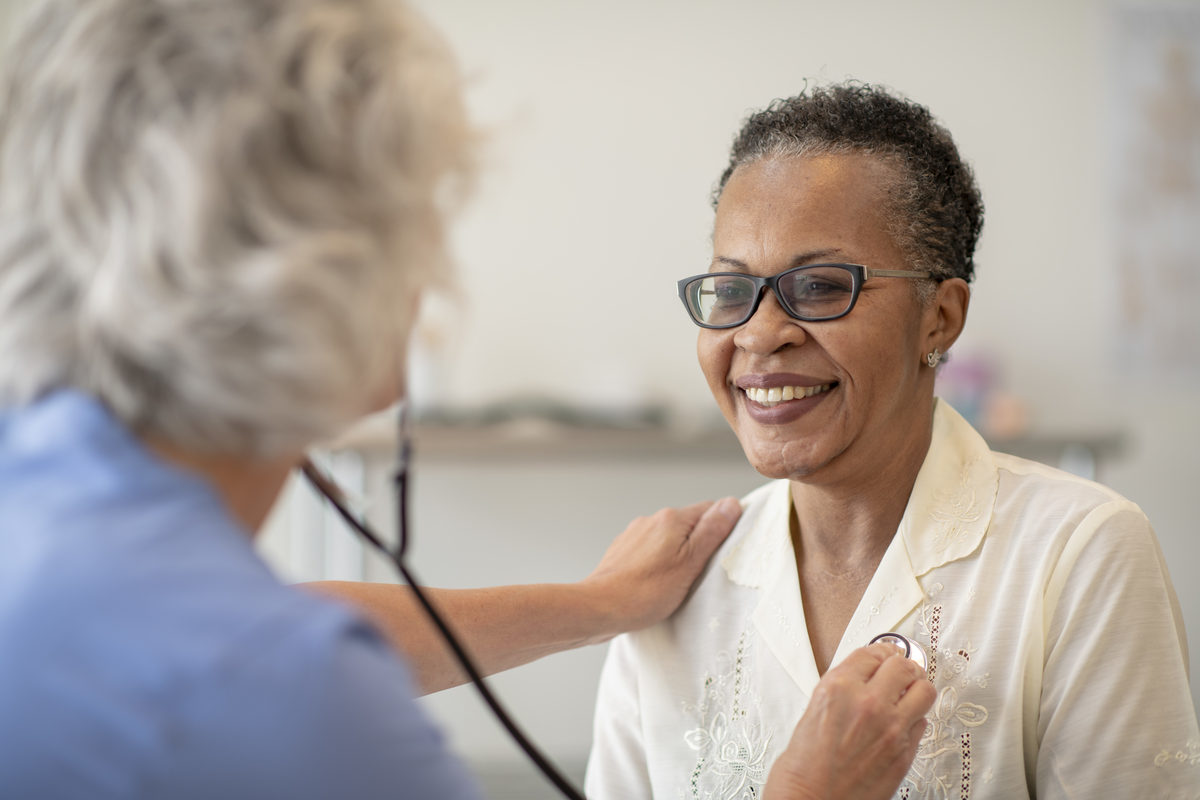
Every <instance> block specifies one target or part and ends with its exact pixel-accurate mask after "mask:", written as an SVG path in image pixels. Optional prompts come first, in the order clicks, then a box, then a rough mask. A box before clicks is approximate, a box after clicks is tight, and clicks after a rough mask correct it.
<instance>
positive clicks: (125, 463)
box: [0, 0, 932, 800]
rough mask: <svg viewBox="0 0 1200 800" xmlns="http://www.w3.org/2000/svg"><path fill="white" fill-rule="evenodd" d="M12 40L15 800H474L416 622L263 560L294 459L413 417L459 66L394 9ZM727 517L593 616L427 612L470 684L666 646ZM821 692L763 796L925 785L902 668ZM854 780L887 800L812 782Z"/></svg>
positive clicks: (576, 604)
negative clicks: (570, 655) (468, 672)
mask: <svg viewBox="0 0 1200 800" xmlns="http://www.w3.org/2000/svg"><path fill="white" fill-rule="evenodd" d="M20 30H21V32H20V35H19V36H18V37H17V39H16V41H15V42H14V44H13V45H12V46H11V48H10V50H9V51H8V52H7V53H6V55H5V59H6V61H5V66H4V70H3V73H4V74H3V78H2V80H0V102H2V104H3V110H2V112H0V709H2V711H0V795H3V796H4V797H6V798H38V799H39V800H44V799H46V798H51V799H56V798H76V797H78V798H103V797H114V798H115V797H121V798H150V797H171V798H186V797H196V798H201V797H203V798H214V797H220V798H240V797H255V798H268V797H288V798H309V797H311V798H317V797H344V798H368V797H370V798H374V797H400V798H468V797H477V796H478V794H477V791H476V788H475V787H474V786H473V784H472V782H471V780H470V778H469V777H468V776H467V774H466V772H465V770H464V769H463V768H462V767H461V765H460V764H459V763H458V762H457V761H456V760H455V759H454V758H453V757H452V756H451V755H450V754H449V753H448V752H447V749H446V746H445V744H444V742H443V740H442V739H441V737H440V736H439V735H438V733H437V731H436V730H435V729H434V728H433V727H432V725H431V724H430V723H429V722H428V721H427V720H426V719H425V718H424V717H423V715H422V714H421V712H420V711H419V709H418V708H417V707H416V706H415V704H414V702H413V699H412V695H413V694H414V693H415V691H416V688H415V687H412V686H411V685H410V673H409V670H408V669H407V668H406V667H405V665H404V664H403V663H402V660H401V659H398V658H397V657H396V655H397V654H396V652H394V651H393V650H392V649H391V648H389V647H387V646H386V644H385V640H384V638H383V637H382V636H381V634H380V633H379V632H377V631H378V630H379V629H377V628H375V627H373V626H372V625H370V624H368V622H367V621H366V619H367V617H371V618H373V619H375V620H376V621H377V622H378V623H379V624H380V626H381V628H382V629H383V630H384V631H385V633H386V634H387V635H388V636H390V638H391V640H392V641H393V643H394V644H396V645H398V648H399V650H400V651H402V652H403V653H404V654H405V655H406V656H407V657H408V659H409V660H410V662H411V664H412V667H413V670H412V671H413V672H415V673H416V680H417V683H418V684H419V686H420V687H421V689H424V690H433V689H437V688H442V687H445V686H448V685H453V684H455V683H458V682H461V680H462V677H461V675H460V674H459V672H458V670H457V668H456V667H454V666H452V665H451V664H450V662H449V660H448V658H447V657H446V655H445V651H444V649H443V648H442V647H441V646H440V645H436V644H434V643H432V640H431V639H430V635H429V630H428V626H427V625H425V623H423V622H422V621H420V620H419V619H417V618H416V617H415V616H414V614H415V611H414V609H413V606H412V604H411V603H410V602H409V599H408V598H407V595H406V594H405V593H404V590H403V589H400V588H399V587H386V586H381V587H369V586H362V587H356V586H352V585H351V586H347V585H332V586H325V587H323V588H324V590H325V591H326V592H335V593H341V594H342V595H343V596H344V597H345V598H346V599H348V600H349V601H351V602H353V603H357V604H358V606H359V611H354V610H352V609H351V607H350V606H348V605H346V604H344V603H339V602H334V601H332V600H329V599H326V598H322V597H320V596H318V595H317V594H316V593H313V592H303V591H300V590H296V589H292V588H289V587H284V586H283V585H281V584H280V583H279V582H278V580H277V579H275V578H274V577H273V576H271V575H270V573H269V572H268V570H267V569H266V567H265V566H264V565H263V564H262V562H261V561H259V560H258V558H257V557H256V555H255V554H254V552H253V550H252V546H251V540H252V538H253V536H254V532H255V530H256V529H257V528H258V526H259V525H260V524H261V522H262V520H263V518H264V516H265V515H266V513H267V510H268V509H269V508H270V506H271V504H272V502H273V501H274V500H275V498H276V496H277V494H278V492H279V490H280V488H281V486H282V485H283V482H284V480H285V478H286V476H287V475H288V473H289V471H290V470H291V469H292V467H293V466H294V465H295V464H296V463H297V462H298V461H299V460H300V459H301V457H302V455H303V453H304V451H305V449H306V448H307V447H308V446H309V445H311V444H312V443H314V442H317V441H321V440H324V439H326V438H328V437H330V436H332V435H333V434H335V433H336V432H337V431H338V430H339V429H340V428H341V427H343V426H344V425H346V424H347V423H349V422H350V421H351V420H353V419H354V418H356V417H357V416H359V415H361V414H363V413H364V412H366V411H368V410H371V409H373V408H376V407H379V406H381V405H386V404H387V403H388V402H390V401H391V400H392V399H394V398H395V397H396V396H397V394H398V393H399V392H402V386H401V383H402V381H400V380H399V379H398V376H399V375H402V374H403V353H404V349H405V348H404V344H405V340H406V337H407V335H408V330H409V326H410V324H411V317H412V312H413V310H414V308H415V306H416V302H417V298H418V295H419V292H420V291H421V290H422V288H423V287H426V286H428V285H429V284H431V283H434V282H437V281H440V280H445V279H446V268H445V264H444V262H445V257H444V253H443V248H442V240H441V220H442V215H443V209H442V207H441V203H442V201H443V200H444V199H445V198H446V197H447V191H448V190H453V189H454V185H455V183H459V184H461V182H462V181H463V180H464V179H465V178H466V177H467V175H468V173H469V166H470V165H469V157H468V140H469V138H470V137H469V132H468V126H467V125H466V122H465V119H464V115H463V109H462V104H461V99H460V97H459V90H458V85H457V78H456V74H455V72H454V69H453V65H452V62H451V61H450V59H449V57H448V55H447V53H446V52H445V50H444V47H443V46H442V44H441V43H440V41H439V40H438V38H437V37H436V36H435V35H434V34H433V33H432V32H431V31H430V30H429V29H428V28H427V27H426V26H425V25H424V24H423V23H422V22H421V20H419V19H418V18H416V17H415V16H414V15H413V14H412V12H411V11H409V10H407V9H406V8H405V7H403V6H401V5H396V4H394V3H391V2H387V0H44V2H37V3H34V4H33V6H32V8H31V9H30V11H29V14H28V17H27V18H26V20H25V21H24V23H23V25H22V27H21V29H20ZM730 506H732V507H730ZM738 514H739V510H738V508H737V503H736V501H733V500H732V499H731V500H730V501H729V502H728V503H724V502H723V503H719V504H715V505H714V504H699V505H697V506H692V507H690V508H687V509H683V510H681V511H673V510H666V511H664V512H661V513H660V514H658V515H655V517H653V518H650V519H642V520H638V521H635V522H634V523H633V524H632V525H631V526H630V528H629V529H628V530H627V531H626V532H625V533H624V534H622V536H620V537H618V539H617V540H616V542H615V543H614V545H613V546H612V548H611V549H610V550H609V552H608V554H607V555H606V556H605V558H604V560H603V561H602V562H601V564H600V566H599V567H598V568H597V570H596V571H595V573H593V575H592V576H590V577H589V578H588V579H586V580H584V581H582V582H581V583H579V584H575V585H547V586H530V587H507V588H505V587H501V588H496V589H488V590H479V591H472V592H440V593H437V594H436V600H437V602H438V603H439V604H440V605H441V606H442V607H443V609H444V610H445V612H446V613H447V615H448V616H449V617H450V618H451V621H452V623H453V624H454V625H455V627H457V628H458V630H459V631H460V633H462V634H463V636H464V638H465V640H466V642H467V644H468V646H469V648H470V649H471V650H472V651H473V653H474V655H475V656H476V658H477V659H478V660H479V662H480V664H481V666H482V668H483V670H484V671H485V672H494V671H496V670H499V669H504V668H507V667H510V666H514V665H516V664H520V663H524V662H526V661H529V660H532V659H534V658H537V657H539V656H541V655H546V654H548V653H552V652H556V651H558V650H562V649H565V648H568V647H574V646H578V645H580V644H584V643H588V642H594V641H603V640H605V639H607V638H610V637H612V636H613V635H615V634H616V633H619V632H621V631H626V630H631V629H634V628H637V627H641V626H644V625H647V624H650V623H652V622H655V621H657V620H660V619H662V618H663V617H665V616H666V615H667V614H669V613H670V612H671V611H672V610H673V609H674V608H675V607H676V606H677V605H678V603H679V602H680V601H681V600H682V599H683V597H684V595H685V593H686V592H687V590H688V588H689V586H690V585H691V583H692V581H693V579H694V578H695V576H696V575H698V574H699V572H700V569H701V568H702V566H703V564H704V562H705V561H706V559H707V558H708V556H709V555H710V554H711V553H712V552H713V550H714V548H715V547H716V546H717V544H718V543H719V542H720V541H721V540H722V539H723V538H724V536H725V535H727V534H728V532H729V530H730V529H731V527H732V524H733V521H734V520H735V519H736V518H737V516H738ZM834 672H835V673H836V674H837V675H838V676H839V680H840V686H839V687H832V686H831V689H830V691H829V692H827V694H828V697H827V700H828V702H827V703H826V705H825V706H824V708H823V709H822V711H821V713H819V714H813V715H810V716H809V717H807V719H808V720H809V722H808V723H806V725H802V726H800V728H799V729H798V734H797V736H796V739H795V741H796V748H795V751H794V753H791V754H790V755H789V756H788V757H786V758H783V759H781V760H780V764H781V767H780V769H779V771H778V772H777V775H778V777H777V778H776V779H775V780H774V783H773V785H772V791H774V792H777V793H778V796H779V797H781V798H799V797H811V796H817V795H815V794H814V793H817V792H821V793H827V792H830V791H832V792H836V793H837V794H838V795H839V796H843V797H859V796H861V797H864V798H865V797H874V796H879V791H880V789H879V787H881V786H882V787H884V788H885V790H886V791H887V792H890V790H891V789H890V787H891V786H894V785H895V783H896V782H897V781H898V780H899V779H900V777H901V776H902V774H903V771H904V769H906V768H907V765H908V764H909V762H910V761H911V759H912V754H913V752H915V746H916V739H915V738H912V737H911V735H909V734H910V733H911V731H912V730H913V729H914V727H915V726H916V725H918V724H919V723H918V722H917V721H918V720H919V718H920V717H921V715H922V714H923V713H924V712H925V711H926V710H927V708H928V707H929V705H930V703H931V702H932V695H931V693H930V692H927V691H924V690H923V688H922V687H923V684H924V682H923V681H921V680H920V679H921V677H922V675H923V673H921V671H920V670H919V669H917V668H916V667H913V666H910V665H909V664H908V662H906V661H905V660H904V659H903V658H901V657H899V656H898V655H896V654H895V653H894V652H891V651H890V650H889V649H888V648H886V647H884V646H882V645H880V646H876V647H875V648H871V649H866V650H863V651H861V652H859V653H856V654H855V655H854V656H853V657H852V658H851V659H848V661H847V666H846V667H845V668H844V669H842V670H841V671H840V672H838V671H836V670H835V671H834ZM832 674H834V673H831V675H832ZM835 688H836V689H837V690H836V691H834V689H835ZM831 721H832V722H837V723H838V730H839V731H842V733H839V734H838V735H836V736H829V735H825V734H824V733H823V730H822V726H825V727H826V728H828V726H829V724H830V722H831ZM863 752H872V753H879V754H881V758H878V759H875V761H876V763H878V764H879V765H880V766H879V768H878V769H875V770H874V771H867V772H863V773H859V774H855V775H850V774H849V773H845V772H841V773H838V774H811V775H810V774H804V773H805V770H802V769H801V767H802V766H803V758H802V756H804V757H807V756H809V755H814V754H816V757H818V758H819V759H820V760H821V761H822V762H823V763H825V762H828V763H849V762H852V761H854V760H855V759H858V758H860V757H861V754H862V753H863ZM848 776H849V777H848Z"/></svg>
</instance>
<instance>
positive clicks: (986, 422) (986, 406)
mask: <svg viewBox="0 0 1200 800" xmlns="http://www.w3.org/2000/svg"><path fill="white" fill-rule="evenodd" d="M951 405H953V403H951ZM979 430H980V432H981V433H982V434H983V435H984V436H985V437H987V438H989V439H991V438H996V439H1015V438H1017V437H1018V436H1024V435H1025V434H1026V433H1027V432H1028V431H1029V406H1028V405H1027V404H1026V403H1025V401H1024V400H1023V399H1022V398H1021V397H1020V396H1018V395H1015V394H1012V393H1011V392H1003V391H998V390H993V391H992V392H991V393H990V394H989V395H988V396H987V397H986V398H985V399H984V401H983V415H982V417H981V419H980V420H979Z"/></svg>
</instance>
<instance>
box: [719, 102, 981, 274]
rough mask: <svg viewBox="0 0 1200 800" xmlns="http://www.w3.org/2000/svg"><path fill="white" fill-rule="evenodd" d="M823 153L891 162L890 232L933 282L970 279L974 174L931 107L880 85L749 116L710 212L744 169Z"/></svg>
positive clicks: (977, 218)
mask: <svg viewBox="0 0 1200 800" xmlns="http://www.w3.org/2000/svg"><path fill="white" fill-rule="evenodd" d="M824 153H860V154H864V155H872V156H877V157H880V158H882V159H884V160H886V161H889V162H891V163H893V164H894V165H895V166H896V168H897V169H898V172H899V189H900V191H899V192H897V193H896V195H895V196H896V201H895V202H894V203H893V207H892V208H890V209H889V212H888V213H889V217H890V224H889V232H890V233H891V235H892V236H893V238H894V239H895V240H896V242H897V244H899V246H900V248H901V250H902V251H903V252H904V254H905V256H906V258H908V260H909V262H910V266H911V267H912V268H913V269H918V270H922V271H928V272H929V273H930V274H931V275H932V277H933V280H935V281H942V280H945V279H947V278H962V279H963V280H966V281H970V280H972V279H973V278H974V276H975V259H974V254H975V245H976V243H977V242H978V240H979V234H980V231H981V230H982V229H983V198H982V197H981V196H980V194H979V187H978V185H977V184H976V182H975V176H974V175H973V174H972V172H971V168H970V167H969V166H968V165H967V164H966V162H964V161H963V159H962V157H961V156H960V155H959V153H958V148H957V147H955V145H954V140H953V139H952V138H951V136H950V132H949V131H947V130H946V129H945V128H944V127H942V126H941V125H940V124H938V122H937V121H936V120H935V119H934V117H933V115H932V114H930V113H929V109H927V108H926V107H925V106H922V105H919V104H917V103H914V102H913V101H911V100H908V99H907V98H904V97H899V96H897V95H895V94H892V93H891V92H889V91H887V90H886V89H882V88H880V87H878V86H871V85H868V84H864V83H858V82H855V81H852V82H848V83H844V84H834V85H829V86H818V87H814V88H811V89H806V90H805V91H804V92H802V93H800V94H798V95H796V96H795V97H791V98H788V99H786V100H776V101H774V102H772V103H771V104H770V105H769V106H767V107H766V108H765V109H763V110H762V111H759V112H757V113H755V114H752V115H751V116H750V117H749V118H747V120H746V122H745V124H744V125H743V126H742V129H741V131H740V132H739V133H738V135H737V138H736V139H735V140H734V143H733V148H732V151H731V152H730V159H729V166H728V167H727V168H726V169H725V172H724V174H723V175H721V179H720V180H719V181H718V183H717V186H716V188H715V189H714V190H713V197H712V202H713V208H714V209H715V208H716V206H717V202H718V201H719V200H720V197H721V192H722V191H723V190H724V188H725V184H726V183H727V182H728V181H729V178H730V176H731V175H733V173H734V171H735V170H736V169H737V168H738V167H740V166H742V165H743V164H749V163H753V162H755V161H759V160H762V159H764V158H775V157H785V158H786V157H790V156H803V155H813V154H824ZM918 285H919V284H918ZM926 285H927V286H928V284H926ZM924 296H925V297H928V296H930V295H929V294H928V293H924Z"/></svg>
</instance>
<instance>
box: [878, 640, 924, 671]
mask: <svg viewBox="0 0 1200 800" xmlns="http://www.w3.org/2000/svg"><path fill="white" fill-rule="evenodd" d="M876 642H887V643H888V644H894V645H896V646H897V647H902V648H904V657H905V658H907V659H908V660H910V661H915V662H917V663H918V664H920V665H921V669H924V670H928V669H929V659H928V657H926V655H925V648H923V647H921V645H919V644H917V643H916V642H914V641H913V640H912V639H910V638H908V637H907V636H904V635H902V634H899V633H894V632H893V633H881V634H879V635H878V636H876V637H875V638H874V639H872V640H871V641H870V642H869V643H868V644H875V643H876Z"/></svg>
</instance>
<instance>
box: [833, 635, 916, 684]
mask: <svg viewBox="0 0 1200 800" xmlns="http://www.w3.org/2000/svg"><path fill="white" fill-rule="evenodd" d="M893 656H900V657H901V658H902V659H903V660H905V661H907V660H908V659H906V658H904V651H903V650H902V649H900V648H899V647H897V646H896V645H894V644H888V643H886V642H876V643H875V644H873V645H870V646H869V647H860V648H858V649H857V650H855V651H854V652H852V653H851V654H850V655H848V656H846V658H845V660H844V661H842V663H841V664H839V665H838V666H837V667H835V668H834V669H837V670H839V671H842V672H844V673H846V675H847V677H851V678H855V679H857V680H860V681H863V682H866V681H869V680H870V679H871V676H872V675H874V674H875V673H876V671H878V669H879V668H880V667H881V666H882V665H883V663H884V662H885V661H887V660H888V659H890V658H892V657H893ZM914 666H915V665H914Z"/></svg>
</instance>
